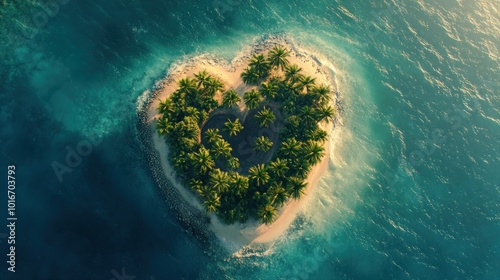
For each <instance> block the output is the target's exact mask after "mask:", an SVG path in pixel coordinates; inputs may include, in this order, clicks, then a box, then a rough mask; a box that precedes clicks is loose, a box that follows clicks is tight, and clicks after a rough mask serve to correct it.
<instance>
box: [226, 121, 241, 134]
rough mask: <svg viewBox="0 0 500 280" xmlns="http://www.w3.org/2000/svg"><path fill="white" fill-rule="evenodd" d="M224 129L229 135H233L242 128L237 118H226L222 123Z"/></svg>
mask: <svg viewBox="0 0 500 280" xmlns="http://www.w3.org/2000/svg"><path fill="white" fill-rule="evenodd" d="M224 129H225V130H226V131H227V132H228V133H229V136H235V135H236V134H238V132H240V131H241V130H243V125H242V124H241V122H240V119H238V118H236V119H235V120H234V121H231V120H230V119H227V122H225V123H224Z"/></svg>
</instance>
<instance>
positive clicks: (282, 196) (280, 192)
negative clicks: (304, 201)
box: [270, 182, 288, 207]
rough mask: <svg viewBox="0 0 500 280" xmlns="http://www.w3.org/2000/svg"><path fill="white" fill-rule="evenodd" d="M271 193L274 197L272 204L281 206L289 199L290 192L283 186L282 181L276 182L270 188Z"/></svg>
mask: <svg viewBox="0 0 500 280" xmlns="http://www.w3.org/2000/svg"><path fill="white" fill-rule="evenodd" d="M270 193H271V195H272V196H273V199H272V200H271V204H272V205H277V206H278V207H279V206H281V205H283V203H285V202H286V201H287V199H288V193H287V192H286V190H285V188H283V186H282V183H281V182H274V184H273V186H272V187H271V189H270Z"/></svg>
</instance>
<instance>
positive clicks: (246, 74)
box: [241, 67, 259, 85]
mask: <svg viewBox="0 0 500 280" xmlns="http://www.w3.org/2000/svg"><path fill="white" fill-rule="evenodd" d="M241 78H242V79H243V82H244V83H245V84H247V85H254V84H257V82H258V81H259V74H258V73H257V71H256V70H255V68H253V67H250V68H245V69H244V70H243V72H242V73H241Z"/></svg>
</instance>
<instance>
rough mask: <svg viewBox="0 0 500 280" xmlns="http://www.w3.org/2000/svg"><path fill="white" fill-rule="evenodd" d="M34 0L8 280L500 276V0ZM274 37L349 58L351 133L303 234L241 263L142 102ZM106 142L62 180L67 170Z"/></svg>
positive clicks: (12, 75) (11, 121)
mask: <svg viewBox="0 0 500 280" xmlns="http://www.w3.org/2000/svg"><path fill="white" fill-rule="evenodd" d="M60 2H66V1H60ZM26 3H28V4H24V5H14V4H13V3H7V4H0V7H1V10H0V24H1V26H2V28H1V30H2V32H1V33H0V34H2V35H1V36H2V40H1V52H0V56H1V57H2V61H1V62H0V75H1V76H0V88H1V92H0V94H1V95H0V100H1V101H0V106H1V111H0V120H1V124H2V125H1V130H0V131H1V136H0V139H1V146H0V148H1V155H0V159H1V160H0V169H1V170H5V171H2V172H5V173H6V172H7V171H6V170H7V165H10V164H15V165H16V170H17V174H16V176H17V177H16V184H17V189H16V194H17V196H16V203H17V207H16V211H17V212H16V215H17V217H18V221H17V227H16V242H17V243H16V244H17V247H16V248H17V252H16V256H17V258H16V273H15V274H13V273H10V272H7V270H6V267H7V266H6V262H5V261H6V256H5V255H6V253H7V240H6V239H5V237H4V235H0V241H1V243H0V249H1V254H0V255H1V256H2V257H1V259H2V260H1V263H2V265H1V268H2V269H1V270H0V278H1V279H113V278H115V279H116V277H117V276H116V275H121V273H122V268H124V269H125V271H126V274H127V275H133V276H136V278H135V279H137V280H139V279H141V280H142V279H148V280H149V279H485V280H489V279H500V269H499V268H498V267H499V265H498V264H499V263H500V252H499V250H500V238H499V236H500V175H499V172H498V171H499V170H500V164H499V162H500V152H499V147H500V145H499V144H500V141H499V139H500V112H499V109H500V98H499V88H500V86H499V82H498V77H500V65H499V61H500V56H499V47H498V46H500V13H499V11H500V4H499V2H498V1H495V0H489V1H488V0H483V1H453V0H449V1H444V0H442V1H431V0H419V1H388V0H386V1H375V0H372V1H342V0H336V1H308V2H307V3H304V2H303V1H294V0H292V1H287V2H286V3H285V2H284V1H260V0H254V1H239V0H221V1H188V2H187V3H186V1H113V2H109V1H108V2H104V3H101V2H97V1H77V0H69V1H68V2H67V3H65V4H59V5H58V6H57V9H52V11H51V10H47V11H48V12H50V16H49V15H47V12H44V11H45V10H44V8H42V7H41V6H40V5H37V3H42V2H36V1H33V2H26ZM2 5H3V6H2ZM52 8H54V7H52ZM44 15H45V16H44ZM45 19H46V21H45ZM34 22H35V23H37V25H38V27H35V28H33V29H27V27H29V26H33V25H34ZM35 32H36V33H35ZM269 33H273V34H274V33H284V34H286V35H287V36H289V37H291V38H294V40H295V41H296V42H297V43H298V44H299V45H301V46H302V47H304V48H307V49H310V50H313V51H315V52H318V53H320V54H322V55H323V56H324V57H326V58H327V59H328V61H329V62H330V63H331V64H332V65H333V66H335V68H336V69H338V79H339V82H340V91H341V93H342V102H343V105H344V108H345V110H344V112H343V114H342V117H343V121H344V125H343V126H342V127H341V133H339V134H340V135H341V136H342V137H340V139H336V142H335V150H334V151H333V153H332V155H331V158H332V162H331V164H330V169H329V171H328V172H327V173H326V174H325V175H324V176H323V178H322V180H321V182H320V185H319V186H318V188H317V192H316V193H315V194H314V195H313V198H312V201H311V203H310V205H309V206H308V207H307V209H306V210H305V211H304V213H302V214H301V215H300V217H299V218H298V219H297V220H296V221H295V223H294V224H293V226H292V228H291V230H290V231H289V232H288V233H287V234H286V236H284V237H283V238H282V239H280V241H278V242H277V243H276V244H275V245H274V246H273V247H272V249H270V250H268V251H265V252H260V251H256V252H246V253H245V254H243V256H239V257H237V256H231V255H229V254H228V253H227V252H225V251H224V250H223V249H222V248H221V247H220V246H218V245H217V244H215V243H213V242H212V243H211V242H209V243H208V244H207V243H206V242H204V241H200V240H199V239H197V238H196V237H195V236H193V234H191V233H189V230H187V229H186V228H185V227H184V226H182V225H181V223H180V222H179V220H178V218H177V215H176V214H175V213H174V211H173V210H171V209H170V207H169V205H168V203H166V202H165V201H164V198H163V196H162V194H161V193H160V192H159V190H158V187H157V185H156V183H155V181H154V180H153V178H152V177H151V174H150V172H149V170H148V165H147V164H146V162H145V157H144V151H142V150H141V147H142V146H141V145H140V141H139V138H138V136H137V115H136V111H137V110H136V107H137V98H138V97H139V96H141V95H142V94H143V92H144V91H146V90H151V89H153V88H154V85H155V82H156V81H158V80H160V79H161V78H162V77H164V76H165V75H166V71H167V69H168V67H169V66H170V65H171V63H173V62H175V61H177V60H179V59H181V58H182V57H183V56H184V55H193V54H197V53H216V54H218V55H220V56H221V57H224V58H227V59H231V58H232V57H234V56H235V55H236V54H237V53H238V51H239V50H240V49H241V48H243V47H244V46H247V45H249V44H252V43H253V42H254V41H255V40H256V39H258V38H260V37H261V36H263V35H265V34H269ZM7 34H10V36H7ZM89 139H93V140H94V143H95V144H91V146H90V150H86V151H88V155H87V156H84V157H82V159H81V162H78V161H76V160H75V159H73V162H72V163H73V165H74V167H71V172H67V173H64V174H63V175H62V177H61V180H59V178H58V177H57V175H56V173H55V172H54V169H53V165H54V162H57V163H65V161H66V157H67V155H68V153H69V151H71V150H76V149H78V147H80V148H82V147H83V148H82V149H84V148H85V147H84V146H85V144H88V143H90V142H85V141H87V140H89ZM86 147H87V148H89V146H86ZM5 184H6V183H2V185H3V186H4V188H5V186H6V185H5ZM5 195H6V190H5V191H1V196H0V198H1V201H2V202H1V203H0V205H1V206H0V207H2V210H1V211H0V213H1V215H0V220H1V221H6V211H5V210H6V208H7V203H6V196H5ZM4 209H5V210H4ZM2 223H3V222H2ZM2 228H3V229H2V230H0V234H2V233H6V230H5V227H3V226H2Z"/></svg>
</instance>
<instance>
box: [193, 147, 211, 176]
mask: <svg viewBox="0 0 500 280" xmlns="http://www.w3.org/2000/svg"><path fill="white" fill-rule="evenodd" d="M189 158H190V160H191V161H192V162H193V164H194V166H195V167H196V168H197V169H198V171H200V172H202V173H205V172H207V171H209V170H211V169H212V168H213V167H214V166H215V162H214V160H213V159H212V156H211V155H210V152H209V151H208V150H207V149H206V148H205V147H200V149H199V150H198V152H194V153H191V154H189Z"/></svg>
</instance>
